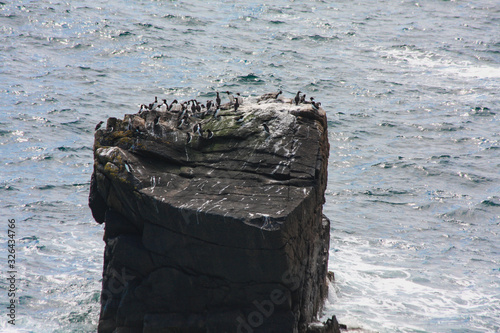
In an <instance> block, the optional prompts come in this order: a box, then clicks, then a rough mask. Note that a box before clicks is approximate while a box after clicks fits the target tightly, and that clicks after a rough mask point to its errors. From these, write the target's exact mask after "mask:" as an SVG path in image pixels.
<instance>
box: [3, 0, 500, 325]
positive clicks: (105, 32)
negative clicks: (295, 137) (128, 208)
mask: <svg viewBox="0 0 500 333" xmlns="http://www.w3.org/2000/svg"><path fill="white" fill-rule="evenodd" d="M278 89H282V90H283V92H284V95H285V96H289V97H292V96H293V95H294V94H295V93H296V92H297V91H298V90H301V91H302V92H304V93H306V94H307V97H310V96H314V97H315V100H316V101H320V102H321V103H322V105H323V107H324V109H325V110H326V112H327V115H328V120H329V121H328V130H329V140H330V145H331V151H330V159H329V169H328V173H329V178H328V189H327V193H326V204H325V206H324V212H325V214H326V215H327V216H328V217H329V218H330V219H331V221H332V224H331V246H330V260H329V266H330V270H332V271H333V272H334V273H335V277H336V281H335V283H334V284H333V285H332V286H331V287H330V293H329V297H328V300H327V303H326V306H325V309H324V317H327V316H331V315H333V314H335V315H336V316H337V318H338V320H339V322H341V323H343V324H345V325H347V326H348V327H349V328H358V329H360V330H361V331H367V332H500V3H499V2H498V1H488V0H476V1H461V0H457V1H440V0H422V1H407V0H401V1H395V0H387V1H383V0H380V1H347V0H344V1H285V0H276V1H273V2H272V3H271V2H269V3H265V4H262V3H257V2H254V1H234V2H229V1H212V0H207V1H198V0H193V1H174V0H172V1H146V0H139V1H134V2H125V1H117V0H110V1H104V2H103V1H96V0H85V1H83V0H82V1H58V0H51V1H48V0H37V1H27V0H26V1H20V0H9V1H5V0H3V1H1V2H0V212H1V221H2V227H1V228H0V229H1V231H0V232H1V236H0V240H1V244H2V246H1V249H2V250H1V251H2V254H1V255H0V257H2V258H4V259H5V260H4V259H3V260H2V262H1V263H0V267H1V270H2V272H3V275H2V279H1V281H0V293H1V296H0V309H1V310H0V314H1V316H0V330H1V331H19V332H93V331H95V330H96V327H97V322H98V316H99V309H100V305H99V294H100V289H101V274H102V260H103V250H104V242H103V241H102V236H103V228H102V226H100V225H98V224H97V223H95V222H94V220H93V219H92V216H91V213H90V210H89V208H88V206H87V197H88V192H89V182H90V175H91V173H92V166H93V156H92V144H93V133H94V126H95V125H96V123H98V122H99V121H101V120H106V119H107V118H108V117H120V118H122V117H123V115H124V114H125V113H132V112H137V111H138V110H139V105H140V104H142V103H150V102H152V101H153V99H154V96H158V97H159V98H166V99H167V100H168V101H171V100H172V99H174V98H177V99H182V100H184V99H186V100H187V99H191V98H198V99H199V100H205V99H213V97H214V96H215V91H216V90H219V91H226V90H230V91H232V92H240V93H241V94H242V95H243V96H248V95H259V94H262V93H265V92H271V91H277V90H278ZM223 97H224V96H223ZM8 219H16V224H17V227H16V239H17V243H16V251H17V252H16V255H17V256H16V268H17V270H18V280H17V288H18V290H17V295H18V297H19V302H20V304H19V306H18V308H17V314H16V315H17V316H16V326H15V327H12V326H11V325H9V324H8V323H7V316H6V313H7V310H6V309H5V306H6V305H7V304H8V303H7V302H8V299H7V289H8V283H7V282H6V279H5V278H4V277H5V275H6V270H7V264H6V257H7V220H8Z"/></svg>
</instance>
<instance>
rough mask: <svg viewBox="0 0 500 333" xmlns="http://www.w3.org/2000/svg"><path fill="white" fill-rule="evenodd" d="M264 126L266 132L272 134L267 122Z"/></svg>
mask: <svg viewBox="0 0 500 333" xmlns="http://www.w3.org/2000/svg"><path fill="white" fill-rule="evenodd" d="M262 126H264V132H266V134H271V131H270V130H269V126H267V124H262Z"/></svg>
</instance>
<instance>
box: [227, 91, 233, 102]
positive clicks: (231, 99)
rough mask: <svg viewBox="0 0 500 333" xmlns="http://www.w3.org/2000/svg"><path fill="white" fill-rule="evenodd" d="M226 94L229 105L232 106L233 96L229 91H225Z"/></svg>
mask: <svg viewBox="0 0 500 333" xmlns="http://www.w3.org/2000/svg"><path fill="white" fill-rule="evenodd" d="M226 94H227V97H229V103H230V104H234V96H233V95H232V94H231V93H230V92H229V91H226Z"/></svg>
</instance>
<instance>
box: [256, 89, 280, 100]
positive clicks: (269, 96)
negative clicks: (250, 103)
mask: <svg viewBox="0 0 500 333" xmlns="http://www.w3.org/2000/svg"><path fill="white" fill-rule="evenodd" d="M282 93H283V92H282V91H281V90H280V91H278V92H272V93H266V94H264V95H262V96H260V97H259V98H258V99H257V102H260V101H267V100H268V99H276V98H278V96H279V95H280V94H282Z"/></svg>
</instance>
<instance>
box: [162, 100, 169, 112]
mask: <svg viewBox="0 0 500 333" xmlns="http://www.w3.org/2000/svg"><path fill="white" fill-rule="evenodd" d="M167 110H168V104H167V100H166V99H164V100H163V103H162V104H161V105H160V112H167Z"/></svg>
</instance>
